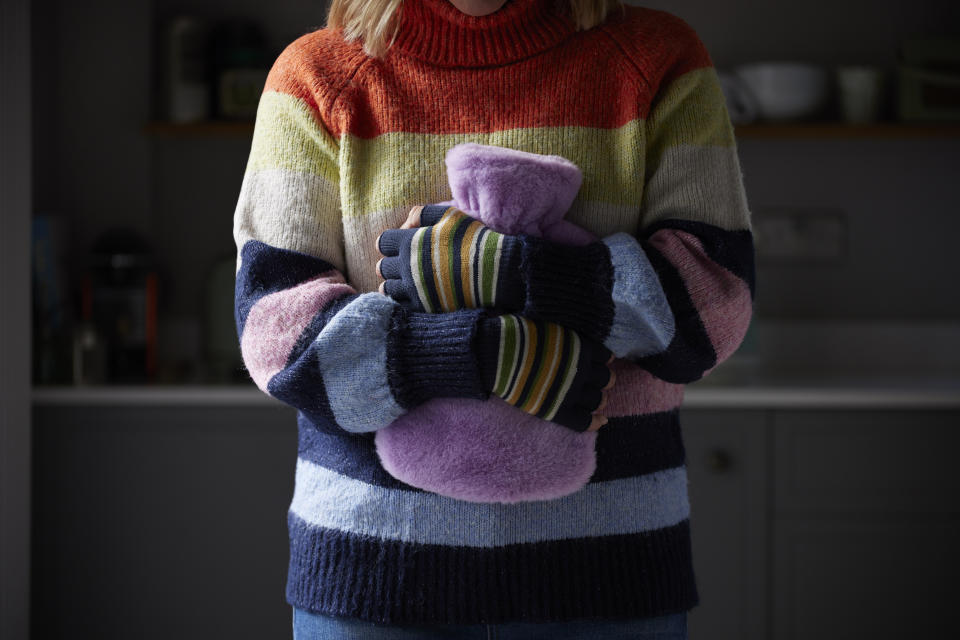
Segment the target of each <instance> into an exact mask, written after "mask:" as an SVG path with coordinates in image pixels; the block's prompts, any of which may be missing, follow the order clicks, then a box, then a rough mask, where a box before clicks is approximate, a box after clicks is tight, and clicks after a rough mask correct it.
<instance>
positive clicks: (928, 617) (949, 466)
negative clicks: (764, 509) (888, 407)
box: [773, 411, 960, 640]
mask: <svg viewBox="0 0 960 640" xmlns="http://www.w3.org/2000/svg"><path fill="white" fill-rule="evenodd" d="M774 422H775V428H774V438H775V456H774V464H775V466H776V490H775V519H774V534H773V537H774V540H775V543H774V576H775V578H774V587H775V589H774V594H775V596H774V597H775V605H774V619H775V637H776V638H778V639H782V640H787V639H789V640H799V639H808V638H809V639H816V640H829V639H831V638H837V639H840V638H844V639H847V638H870V639H871V640H883V639H886V638H889V639H891V640H892V639H894V638H896V639H901V638H935V637H936V638H939V637H958V635H960V622H958V621H957V618H956V615H955V614H954V613H953V607H954V606H955V605H956V594H957V589H956V586H955V584H956V579H957V575H958V574H960V547H958V545H957V541H958V540H960V522H958V519H957V516H958V515H960V477H958V474H957V473H956V465H955V464H953V458H954V457H955V456H956V452H957V451H958V449H960V413H950V412H936V411H845V412H844V411H796V412H777V413H776V415H775V419H774Z"/></svg>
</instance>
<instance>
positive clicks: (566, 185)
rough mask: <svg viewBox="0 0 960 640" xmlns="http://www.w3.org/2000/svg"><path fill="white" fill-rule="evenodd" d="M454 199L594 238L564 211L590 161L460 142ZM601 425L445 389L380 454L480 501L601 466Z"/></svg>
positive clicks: (428, 486) (491, 218) (505, 224)
mask: <svg viewBox="0 0 960 640" xmlns="http://www.w3.org/2000/svg"><path fill="white" fill-rule="evenodd" d="M446 164H447V173H448V178H449V181H450V187H451V192H452V193H453V196H454V200H452V201H448V202H447V203H440V204H453V205H456V206H457V207H458V208H460V209H462V210H463V211H465V212H466V213H468V214H470V215H471V216H473V217H475V218H478V219H479V220H481V221H482V222H483V223H484V224H486V225H487V226H489V227H491V228H493V229H494V230H496V231H500V232H503V233H509V234H517V233H526V234H528V235H535V236H542V237H545V238H547V239H550V240H555V241H557V242H568V243H570V244H587V243H589V242H591V241H593V240H594V239H595V236H593V235H592V234H591V233H589V232H587V231H586V230H584V229H581V228H579V227H577V226H576V225H573V224H571V223H569V222H567V221H565V220H563V215H564V214H565V213H566V212H567V210H568V209H569V208H570V204H571V203H572V202H573V199H574V198H575V197H576V195H577V191H578V190H579V189H580V184H581V181H582V174H581V173H580V169H579V168H578V167H577V166H576V165H574V164H573V163H572V162H570V161H568V160H566V159H564V158H561V157H560V156H545V155H540V154H534V153H528V152H524V151H516V150H513V149H506V148H503V147H495V146H488V145H479V144H474V143H466V144H460V145H457V146H455V147H453V148H452V149H450V150H449V151H448V152H447V156H446ZM596 439H597V433H596V431H592V432H583V433H578V432H575V431H572V430H571V429H568V428H566V427H562V426H560V425H558V424H555V423H553V422H548V421H546V420H542V419H540V418H537V417H536V416H532V415H529V414H527V413H525V412H523V411H521V410H520V409H517V408H516V407H514V406H512V405H509V404H507V403H506V402H504V401H503V400H501V399H500V398H497V397H494V396H491V397H490V399H489V400H486V401H483V400H469V399H460V398H457V399H447V398H443V399H435V400H430V401H429V402H426V403H424V404H422V405H420V406H418V407H416V408H415V409H413V410H411V411H409V412H408V413H406V414H404V415H403V416H401V417H400V418H399V419H397V420H396V421H394V422H393V423H391V424H390V425H389V426H388V427H385V428H383V429H380V430H379V431H377V433H376V436H375V441H374V442H375V445H376V449H377V455H378V456H379V457H380V461H381V463H382V464H383V467H384V469H386V470H387V472H388V473H390V474H391V475H392V476H394V477H395V478H397V479H399V480H402V481H403V482H406V483H407V484H409V485H411V486H414V487H419V488H421V489H425V490H427V491H432V492H434V493H438V494H441V495H445V496H449V497H452V498H458V499H460V500H466V501H470V502H503V503H514V502H522V501H527V500H552V499H555V498H559V497H562V496H565V495H568V494H570V493H573V492H574V491H577V490H578V489H581V488H582V487H583V486H584V485H585V484H586V483H587V482H588V481H589V479H590V476H591V475H593V472H594V471H595V470H596V453H595V446H594V445H595V443H596Z"/></svg>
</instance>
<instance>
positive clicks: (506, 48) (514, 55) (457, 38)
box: [391, 0, 574, 67]
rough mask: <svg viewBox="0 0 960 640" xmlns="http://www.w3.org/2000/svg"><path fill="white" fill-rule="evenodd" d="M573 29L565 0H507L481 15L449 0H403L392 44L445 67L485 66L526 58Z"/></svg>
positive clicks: (549, 45)
mask: <svg viewBox="0 0 960 640" xmlns="http://www.w3.org/2000/svg"><path fill="white" fill-rule="evenodd" d="M573 31H574V26H573V22H572V21H571V18H570V8H569V3H568V2H567V1H566V0H507V3H506V4H505V5H503V7H501V8H500V9H499V10H498V11H495V12H494V13H491V14H490V15H487V16H481V17H474V16H468V15H466V14H465V13H463V12H461V11H460V10H459V9H457V8H456V7H455V6H453V5H452V4H451V3H450V0H404V2H403V4H402V5H401V8H400V28H399V31H398V33H397V39H396V41H395V42H394V44H393V47H391V49H393V48H396V50H397V52H398V53H402V54H406V55H409V56H412V57H414V58H417V59H418V60H423V61H425V62H429V63H431V64H435V65H439V66H443V67H454V66H456V67H482V66H492V65H501V64H507V63H509V62H514V61H516V60H521V59H523V58H528V57H530V56H532V55H534V54H536V53H539V52H541V51H544V50H546V49H549V48H550V47H552V46H554V45H556V44H558V43H560V42H561V41H562V40H563V39H564V38H566V37H567V36H569V35H570V34H571V33H573Z"/></svg>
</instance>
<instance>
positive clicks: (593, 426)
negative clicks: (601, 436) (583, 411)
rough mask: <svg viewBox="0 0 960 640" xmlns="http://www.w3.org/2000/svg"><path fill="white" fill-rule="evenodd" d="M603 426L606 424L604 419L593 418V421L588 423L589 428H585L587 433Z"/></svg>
mask: <svg viewBox="0 0 960 640" xmlns="http://www.w3.org/2000/svg"><path fill="white" fill-rule="evenodd" d="M605 424H607V419H606V417H604V416H593V420H591V421H590V426H589V427H587V431H596V430H598V429H599V428H600V427H602V426H603V425H605Z"/></svg>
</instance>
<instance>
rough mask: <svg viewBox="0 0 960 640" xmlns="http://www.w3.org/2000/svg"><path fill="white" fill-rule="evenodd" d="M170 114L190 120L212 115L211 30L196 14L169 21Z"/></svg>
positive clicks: (179, 119) (167, 77)
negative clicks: (209, 49)
mask: <svg viewBox="0 0 960 640" xmlns="http://www.w3.org/2000/svg"><path fill="white" fill-rule="evenodd" d="M165 40H166V52H165V56H164V58H165V60H166V72H165V85H166V96H167V104H166V117H167V119H168V120H170V121H171V122H178V123H186V122H199V121H202V120H207V119H209V117H210V83H209V81H208V77H209V72H208V65H207V30H206V27H205V25H204V23H203V22H202V21H201V20H200V19H198V18H194V17H192V16H180V17H177V18H174V19H173V20H171V21H170V22H169V23H168V25H167V30H166V34H165Z"/></svg>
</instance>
